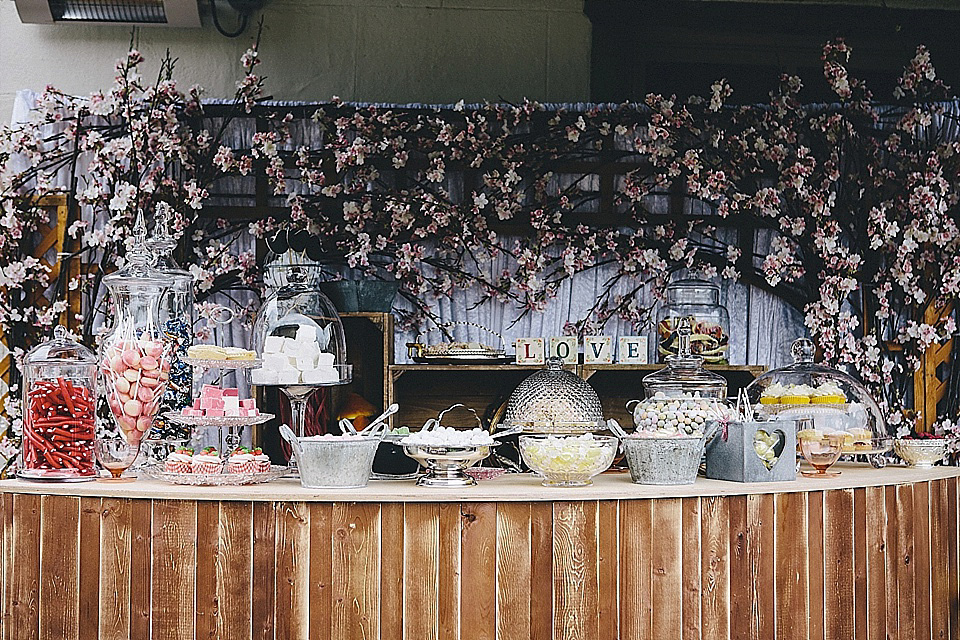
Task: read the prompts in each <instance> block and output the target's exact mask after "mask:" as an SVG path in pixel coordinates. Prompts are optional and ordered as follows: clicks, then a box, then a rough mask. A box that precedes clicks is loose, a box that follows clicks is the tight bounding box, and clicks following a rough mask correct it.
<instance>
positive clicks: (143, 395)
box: [100, 212, 173, 446]
mask: <svg viewBox="0 0 960 640" xmlns="http://www.w3.org/2000/svg"><path fill="white" fill-rule="evenodd" d="M146 236H147V231H146V226H145V225H144V222H143V213H142V212H140V213H139V214H138V216H137V223H136V225H135V226H134V229H133V237H134V241H133V246H132V247H131V248H130V250H129V251H127V255H126V264H125V265H124V267H123V268H122V269H119V270H118V271H116V272H114V273H112V274H110V275H108V276H106V277H105V278H104V279H103V283H104V284H105V285H106V286H107V289H108V290H109V292H110V301H111V303H112V304H113V307H114V309H113V319H114V321H113V326H112V327H111V329H110V330H109V331H108V332H107V334H106V335H105V336H104V339H103V342H102V344H101V356H100V370H101V372H102V374H103V379H104V387H105V393H106V397H107V402H108V404H109V405H110V412H111V413H112V414H113V417H114V418H115V419H116V422H117V425H118V426H119V427H120V430H121V432H122V433H123V436H124V438H125V439H126V440H127V442H129V443H130V444H136V445H137V446H139V443H140V441H141V440H142V439H143V437H144V435H145V434H146V433H148V432H149V431H150V429H151V427H152V426H153V419H154V417H155V416H156V415H157V412H158V410H159V409H160V402H161V400H162V398H163V394H164V392H165V390H166V387H167V381H168V380H169V377H170V356H171V353H172V348H171V345H170V343H169V342H167V341H166V340H164V335H163V331H162V330H161V327H160V303H161V301H162V300H163V297H164V295H165V294H166V293H167V291H168V290H169V289H170V288H171V287H172V286H173V281H172V279H171V278H170V277H169V276H167V275H165V274H163V273H161V272H159V271H157V270H156V269H154V268H153V267H152V266H151V262H152V261H153V257H152V256H151V254H150V252H149V250H148V249H147V247H146Z"/></svg>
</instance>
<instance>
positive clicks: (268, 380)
mask: <svg viewBox="0 0 960 640" xmlns="http://www.w3.org/2000/svg"><path fill="white" fill-rule="evenodd" d="M279 376H280V374H279V373H278V372H277V371H275V370H273V369H254V370H253V371H252V372H251V380H252V382H253V384H255V385H258V386H270V385H274V384H278V383H279V381H280V377H279Z"/></svg>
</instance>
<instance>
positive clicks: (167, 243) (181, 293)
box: [147, 204, 194, 440]
mask: <svg viewBox="0 0 960 640" xmlns="http://www.w3.org/2000/svg"><path fill="white" fill-rule="evenodd" d="M168 210H169V207H168V206H165V204H161V205H158V207H157V214H156V220H155V223H154V224H155V226H154V232H153V236H152V237H151V238H150V239H149V240H148V241H147V247H148V248H149V249H150V251H151V252H152V253H153V256H154V260H155V262H154V267H155V268H156V270H157V271H159V272H160V273H162V274H163V275H164V276H167V277H168V278H169V279H170V287H169V288H168V289H167V291H166V293H164V294H163V297H162V299H161V301H160V313H159V322H160V329H161V331H162V333H163V338H164V340H165V341H166V342H167V343H168V345H169V347H170V350H171V360H170V377H169V380H168V381H167V388H166V391H165V392H164V394H163V399H162V401H161V404H160V411H159V414H158V415H157V416H156V418H155V419H154V424H153V429H152V430H151V432H150V437H151V438H154V439H174V440H182V439H184V438H187V437H188V436H189V432H188V430H187V429H185V428H184V427H181V426H179V425H176V424H173V423H171V422H169V421H168V420H166V419H165V418H163V417H162V416H163V414H164V413H166V412H167V411H180V410H181V409H183V408H184V407H187V406H190V403H191V402H192V387H193V368H192V367H191V366H190V365H189V364H187V363H186V362H185V361H184V359H185V358H186V357H187V349H188V348H189V347H190V345H191V344H193V307H194V292H193V284H194V277H193V274H191V273H190V272H189V271H187V270H186V269H183V268H181V267H180V265H178V264H177V262H176V260H174V259H173V251H174V250H175V249H176V248H177V240H176V238H175V237H174V236H173V235H171V234H170V229H169V224H170V220H169V215H168Z"/></svg>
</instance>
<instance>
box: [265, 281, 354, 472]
mask: <svg viewBox="0 0 960 640" xmlns="http://www.w3.org/2000/svg"><path fill="white" fill-rule="evenodd" d="M284 272H285V273H284V275H285V276H286V283H285V284H283V285H282V286H280V288H279V289H277V290H276V291H275V292H274V293H273V294H272V295H270V296H269V297H268V298H267V299H266V301H265V302H264V303H263V306H262V307H260V310H259V311H258V312H257V317H256V319H255V320H254V324H253V348H254V351H256V352H257V356H258V357H259V358H261V359H262V360H263V366H262V367H261V368H259V369H254V370H253V371H252V372H251V381H252V382H253V384H255V385H258V386H267V387H279V388H280V389H281V390H282V391H283V393H284V394H285V395H286V396H287V397H288V398H289V399H290V408H291V413H292V414H293V426H294V430H295V432H296V435H297V437H303V436H304V434H305V432H306V423H305V421H306V413H305V409H306V404H307V400H308V399H309V398H310V396H311V395H313V392H314V391H316V390H317V389H319V388H322V387H333V386H338V385H344V384H349V383H350V382H351V381H352V379H353V365H351V364H348V363H347V341H346V337H345V335H344V332H343V324H342V322H341V321H340V315H339V314H338V313H337V310H336V309H335V308H334V306H333V303H332V302H330V299H329V298H327V296H325V295H324V294H323V293H322V292H321V291H320V288H319V285H318V283H317V280H316V278H311V271H310V269H308V268H305V267H301V266H299V265H293V266H288V267H285V269H284ZM291 465H294V462H293V460H291Z"/></svg>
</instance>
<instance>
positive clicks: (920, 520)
mask: <svg viewBox="0 0 960 640" xmlns="http://www.w3.org/2000/svg"><path fill="white" fill-rule="evenodd" d="M913 557H914V593H915V596H914V602H915V603H916V619H915V623H916V636H917V638H918V639H920V638H922V639H923V640H926V639H927V638H930V483H929V482H918V483H916V484H915V485H913ZM958 589H960V588H958Z"/></svg>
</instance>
